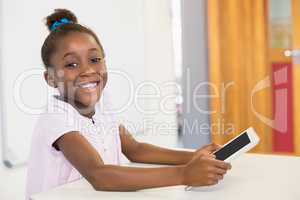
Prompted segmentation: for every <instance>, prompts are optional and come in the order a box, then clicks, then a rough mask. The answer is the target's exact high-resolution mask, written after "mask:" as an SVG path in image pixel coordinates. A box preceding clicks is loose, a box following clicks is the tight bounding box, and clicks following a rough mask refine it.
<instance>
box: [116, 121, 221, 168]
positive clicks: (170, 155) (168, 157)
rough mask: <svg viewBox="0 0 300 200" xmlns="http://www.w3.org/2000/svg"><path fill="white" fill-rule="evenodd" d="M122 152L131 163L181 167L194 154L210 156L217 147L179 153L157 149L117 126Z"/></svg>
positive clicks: (212, 145) (211, 145)
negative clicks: (137, 139)
mask: <svg viewBox="0 0 300 200" xmlns="http://www.w3.org/2000/svg"><path fill="white" fill-rule="evenodd" d="M119 132H120V138H121V143H122V151H123V153H124V154H125V155H126V157H127V158H128V159H129V160H130V161H132V162H138V163H149V164H167V165H182V164H186V163H188V162H189V161H190V160H191V159H192V158H193V157H194V156H195V154H196V152H199V153H202V154H210V153H211V152H213V151H215V150H217V149H218V148H219V145H215V144H210V145H206V146H204V147H202V148H201V149H199V150H197V151H196V152H194V151H179V150H171V149H166V148H162V147H158V146H155V145H152V144H148V143H140V142H138V141H136V140H135V139H134V138H133V137H132V136H131V134H130V133H129V132H128V131H127V130H126V128H125V127H124V126H123V125H120V126H119Z"/></svg>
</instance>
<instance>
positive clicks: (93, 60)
mask: <svg viewBox="0 0 300 200" xmlns="http://www.w3.org/2000/svg"><path fill="white" fill-rule="evenodd" d="M101 60H102V58H92V59H91V61H92V63H99V62H101Z"/></svg>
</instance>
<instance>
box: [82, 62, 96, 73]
mask: <svg viewBox="0 0 300 200" xmlns="http://www.w3.org/2000/svg"><path fill="white" fill-rule="evenodd" d="M95 72H96V71H95V69H94V68H93V67H91V66H90V65H88V64H86V65H84V66H83V67H82V70H81V74H92V73H95Z"/></svg>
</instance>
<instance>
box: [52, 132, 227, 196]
mask: <svg viewBox="0 0 300 200" xmlns="http://www.w3.org/2000/svg"><path fill="white" fill-rule="evenodd" d="M54 145H56V146H57V147H58V149H59V150H60V151H62V153H63V154H64V156H65V157H66V158H67V160H68V161H69V162H70V163H71V164H72V165H73V166H74V167H75V168H76V169H77V170H78V171H79V172H80V173H81V175H83V176H84V177H85V178H86V179H87V180H88V181H89V182H90V183H91V185H92V186H93V187H94V188H95V189H96V190H106V191H135V190H139V189H146V188H154V187H161V186H173V185H192V186H200V185H212V184H216V183H217V182H218V181H219V180H220V179H222V178H223V175H224V174H225V173H226V171H227V170H228V169H229V167H230V165H229V164H227V163H224V162H221V161H217V160H214V159H212V158H211V157H207V156H202V155H200V154H199V156H196V157H194V158H193V159H192V161H190V162H189V163H188V164H187V165H179V166H173V167H161V168H134V167H122V166H114V165H105V164H104V163H103V161H102V159H101V157H100V155H99V154H98V152H97V151H96V150H95V149H94V148H93V147H92V146H91V145H90V143H89V142H88V141H87V140H86V139H85V138H84V137H83V136H82V135H81V134H80V133H79V132H69V133H66V134H64V135H63V136H62V137H61V138H59V139H58V140H57V141H56V142H55V144H54Z"/></svg>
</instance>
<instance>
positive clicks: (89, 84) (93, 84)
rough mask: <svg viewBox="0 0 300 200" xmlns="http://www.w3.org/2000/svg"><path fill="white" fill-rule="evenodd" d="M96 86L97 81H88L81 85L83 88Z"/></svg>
mask: <svg viewBox="0 0 300 200" xmlns="http://www.w3.org/2000/svg"><path fill="white" fill-rule="evenodd" d="M96 86H97V83H87V84H83V85H80V87H81V88H94V87H96Z"/></svg>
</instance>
